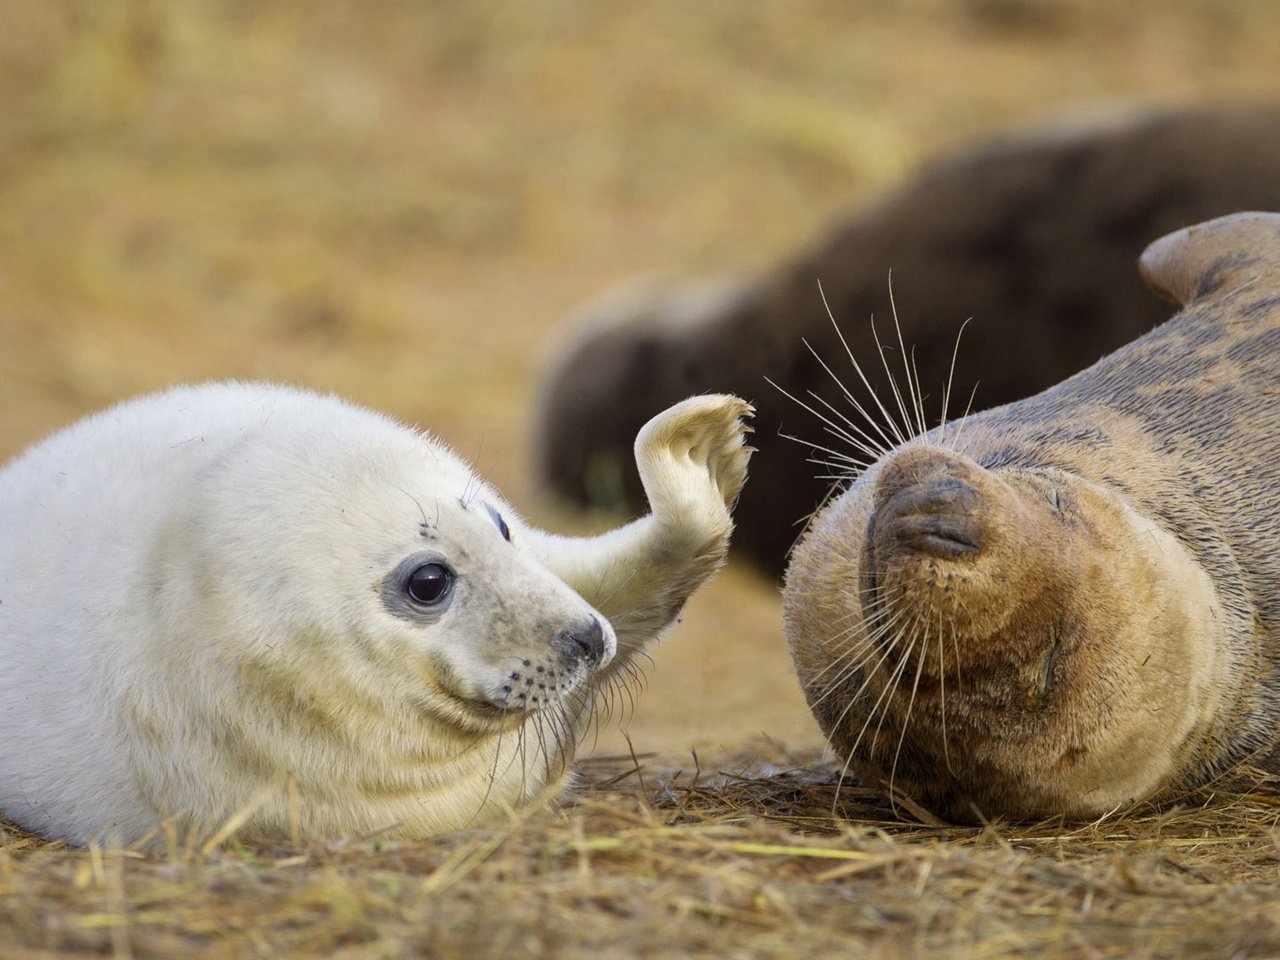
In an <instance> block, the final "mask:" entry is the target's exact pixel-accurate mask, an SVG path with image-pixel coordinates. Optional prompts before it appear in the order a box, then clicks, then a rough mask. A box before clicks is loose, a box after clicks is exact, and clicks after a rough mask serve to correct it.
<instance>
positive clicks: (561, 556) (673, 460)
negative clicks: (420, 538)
mask: <svg viewBox="0 0 1280 960" xmlns="http://www.w3.org/2000/svg"><path fill="white" fill-rule="evenodd" d="M751 413H752V408H751V406H750V405H749V404H747V403H746V402H745V401H743V400H740V399H738V398H737V397H733V396H726V395H718V394H712V395H707V396H699V397H691V398H689V399H688V400H684V401H682V402H680V403H678V404H676V405H675V406H673V407H670V408H668V409H667V410H665V411H663V412H662V413H660V414H658V415H657V416H656V417H654V418H653V419H652V420H650V421H649V422H648V423H647V424H645V425H644V427H643V428H641V430H640V433H639V435H638V436H637V437H636V443H635V455H636V465H637V466H638V468H639V470H640V478H641V480H642V481H643V483H644V489H645V494H646V495H647V497H648V500H649V506H650V509H651V510H652V513H650V514H649V515H648V516H645V517H642V518H641V519H639V520H636V521H633V522H632V523H630V524H628V525H627V526H625V527H622V528H621V529H618V530H614V531H611V532H609V533H606V534H603V535H601V536H599V537H593V538H581V539H574V538H568V537H556V536H551V535H548V534H541V533H534V534H533V535H532V536H531V538H530V548H531V549H532V550H534V551H535V552H537V553H538V554H539V555H540V556H541V559H542V561H543V563H545V564H546V565H547V566H548V567H549V568H550V569H551V570H552V571H553V572H555V573H556V574H557V575H558V576H559V577H561V579H563V580H564V581H565V582H566V583H568V584H569V585H570V586H571V587H573V589H575V590H576V591H578V593H580V594H581V595H582V596H583V598H584V599H586V600H587V602H589V603H591V604H592V605H593V606H594V607H595V608H596V609H597V610H599V611H600V612H601V613H603V614H604V615H605V616H606V617H608V618H609V620H610V622H611V623H612V624H613V627H614V630H615V631H616V633H617V636H618V654H617V657H616V658H615V659H614V662H613V665H612V666H613V667H614V668H616V667H618V666H621V665H622V664H625V663H626V662H627V660H628V659H629V658H630V657H631V655H632V654H634V653H635V652H636V651H637V650H639V649H641V648H642V647H643V646H644V644H646V643H647V642H648V641H650V640H651V639H653V638H654V637H656V636H657V635H658V634H659V633H660V632H661V631H662V630H663V629H665V628H666V627H667V626H668V625H669V624H670V623H671V622H672V621H673V620H674V619H675V618H676V615H677V614H678V613H679V612H680V609H681V607H683V606H684V603H685V601H686V600H688V599H689V596H690V595H691V594H692V593H693V591H694V590H696V589H697V588H698V587H699V586H700V585H701V584H702V583H703V582H704V581H706V579H707V578H708V577H709V576H711V574H712V573H714V572H715V570H716V569H717V568H718V567H719V566H720V565H721V564H722V563H723V562H724V558H725V555H726V553H727V551H728V549H729V535H730V533H731V532H732V530H733V520H732V518H731V517H730V510H731V509H732V507H733V504H734V501H736V500H737V497H738V493H739V491H741V489H742V484H743V482H744V480H745V479H746V475H747V461H748V459H749V458H750V456H751V453H752V449H751V447H749V446H747V445H746V443H745V435H746V433H747V432H749V430H750V428H749V427H747V426H745V425H744V423H743V418H745V417H748V416H750V415H751Z"/></svg>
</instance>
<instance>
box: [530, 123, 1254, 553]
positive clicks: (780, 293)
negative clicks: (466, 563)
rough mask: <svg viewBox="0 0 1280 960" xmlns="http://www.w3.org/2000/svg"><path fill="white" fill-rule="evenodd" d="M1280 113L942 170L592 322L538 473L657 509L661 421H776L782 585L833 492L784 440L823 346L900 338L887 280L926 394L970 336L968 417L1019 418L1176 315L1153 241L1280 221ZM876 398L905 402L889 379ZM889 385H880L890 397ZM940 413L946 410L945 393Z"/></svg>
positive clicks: (560, 375)
mask: <svg viewBox="0 0 1280 960" xmlns="http://www.w3.org/2000/svg"><path fill="white" fill-rule="evenodd" d="M1278 170H1280V106H1277V105H1276V104H1252V105H1250V104H1214V105H1209V106H1201V107H1197V108H1194V109H1187V108H1182V109H1171V110H1151V109H1147V110H1137V109H1134V110H1129V111H1126V112H1122V113H1111V114H1109V115H1106V116H1102V117H1097V118H1090V119H1079V118H1077V119H1075V120H1073V121H1065V120H1064V121H1062V122H1058V123H1055V124H1054V125H1053V126H1051V127H1047V128H1046V127H1043V126H1041V127H1036V128H1034V129H1030V130H1028V129H1023V130H1018V131H1014V132H1012V133H1007V134H1004V135H1001V136H991V137H988V138H986V139H985V140H984V141H983V142H981V143H978V144H973V145H970V146H968V147H966V148H961V149H957V150H955V151H953V152H951V153H949V154H947V155H945V156H941V157H939V158H937V160H936V161H935V162H933V163H931V164H930V165H929V166H928V167H927V168H926V169H925V170H923V171H921V172H920V173H919V174H917V175H916V176H914V177H912V178H911V179H910V180H908V181H907V182H905V183H903V184H902V186H901V187H900V188H898V189H896V190H895V191H894V192H893V193H891V194H890V195H888V196H886V197H884V198H883V199H882V200H881V201H880V202H878V203H876V204H874V205H872V206H870V207H868V208H867V209H865V210H862V211H859V212H858V213H857V214H856V215H853V216H849V217H846V218H842V220H841V222H840V223H839V225H838V227H837V228H836V229H834V230H832V231H831V233H830V234H829V235H828V236H825V237H822V238H820V239H818V240H817V241H816V242H814V243H813V244H811V245H809V246H808V248H807V249H805V250H802V251H799V252H797V253H796V254H795V255H794V256H791V257H788V258H786V259H785V260H784V261H783V262H781V263H779V264H778V265H777V266H775V267H773V268H770V269H768V270H766V271H763V272H762V273H761V274H760V275H758V276H755V277H751V278H746V279H743V278H734V279H729V280H725V281H722V282H716V283H706V284H701V285H694V286H687V287H671V288H663V287H658V288H656V289H654V288H651V289H647V290H645V289H633V290H632V291H631V293H630V294H629V295H623V294H619V295H616V296H613V297H611V298H607V299H603V300H601V301H599V302H597V303H595V304H591V305H588V306H586V307H584V308H583V309H582V310H581V311H580V313H579V314H578V316H577V318H576V320H575V322H574V323H573V324H571V325H570V329H569V331H568V332H567V333H566V336H565V337H564V339H563V340H562V342H561V345H560V348H559V350H558V351H557V353H556V356H555V362H554V363H553V364H552V366H551V368H550V370H549V371H548V375H547V378H546V385H545V388H544V391H543V396H542V400H541V405H540V409H539V412H538V414H537V431H538V432H537V452H538V464H539V470H540V472H541V474H542V476H543V478H544V479H545V481H546V482H547V484H548V485H549V486H551V487H552V488H553V489H555V490H556V491H558V492H560V493H562V494H563V495H565V496H567V497H570V498H573V499H575V500H581V501H587V502H593V503H595V504H596V505H601V506H607V505H611V504H616V503H617V502H618V501H619V500H621V501H623V502H625V503H626V504H627V505H628V506H629V508H630V509H632V510H635V509H639V508H640V505H641V504H643V502H644V501H643V499H642V496H641V493H642V492H641V490H640V487H639V484H638V483H637V482H636V481H635V479H634V477H632V476H631V474H630V452H629V450H630V444H631V438H632V437H633V436H634V435H635V431H636V429H637V427H639V425H640V424H641V423H643V422H644V420H645V418H646V417H648V416H649V413H650V411H652V410H658V409H661V408H662V407H663V406H665V405H666V404H668V403H671V402H674V401H675V400H677V399H679V398H680V397H685V396H688V395H690V394H693V393H700V392H702V391H704V390H714V391H723V392H727V393H734V394H737V395H738V396H742V397H747V398H748V399H752V400H753V401H754V402H755V404H756V406H757V407H758V408H759V413H758V414H757V417H756V427H757V431H758V432H757V434H756V441H755V444H756V446H758V447H759V448H760V452H759V453H758V454H757V455H756V456H755V457H754V459H753V460H752V464H751V483H750V484H748V486H747V488H746V490H745V491H743V496H742V500H741V501H740V502H739V504H738V506H737V509H736V511H735V516H736V517H737V520H738V531H737V533H736V534H735V536H734V549H735V550H737V551H739V552H741V553H743V554H744V555H745V556H747V557H749V558H750V559H752V560H753V561H754V562H755V563H756V564H758V565H759V566H761V567H762V568H763V569H765V570H767V571H769V572H770V573H780V572H781V571H782V569H783V566H784V564H785V560H786V556H787V551H788V549H789V548H790V546H791V544H792V542H793V541H794V540H795V538H796V536H797V535H798V534H799V532H800V530H801V528H802V527H801V524H802V521H803V520H804V519H805V518H806V517H808V515H809V514H810V513H812V511H813V510H814V508H815V507H816V506H817V504H818V503H819V501H820V500H821V499H822V497H823V495H824V494H825V492H826V490H827V488H828V487H829V485H830V480H829V479H828V478H825V477H815V473H817V472H818V471H815V470H814V469H813V467H812V465H811V464H809V463H807V462H806V460H805V457H804V456H797V455H796V452H797V447H796V445H795V444H794V443H791V442H789V441H787V440H786V439H784V438H783V437H782V436H780V434H796V433H801V432H802V431H803V427H804V426H805V424H804V416H803V414H801V413H800V411H799V409H798V408H797V407H796V406H795V404H793V403H792V402H791V401H789V400H788V399H786V398H785V397H784V396H782V395H781V394H780V393H779V392H778V391H776V390H774V389H773V388H771V387H770V386H768V385H767V384H766V383H765V378H766V377H768V378H769V379H770V380H772V381H774V382H775V383H777V384H778V385H779V386H780V387H781V388H783V389H784V390H786V391H787V392H788V393H790V394H792V395H793V396H796V397H799V398H801V399H804V400H806V401H808V400H809V398H808V391H810V390H813V391H816V392H818V393H819V394H821V395H822V396H824V397H827V398H828V399H831V398H832V397H833V396H834V394H833V391H832V389H831V387H832V385H831V381H830V379H829V377H828V376H827V373H826V371H825V370H823V368H822V366H821V364H820V363H819V362H818V360H817V359H816V358H815V356H814V355H813V354H811V353H810V352H809V350H808V349H807V348H806V346H805V343H804V341H805V340H807V341H808V342H809V343H811V344H813V346H814V349H815V351H816V353H817V354H818V356H821V357H823V358H825V359H830V358H831V357H833V356H836V355H838V354H839V353H841V352H842V351H843V348H842V346H841V344H840V343H839V341H838V339H837V338H836V335H835V333H834V331H833V329H832V325H831V323H830V321H829V320H828V318H827V316H826V312H825V311H824V309H823V304H822V300H821V298H820V297H819V293H818V283H819V282H821V283H822V287H823V291H824V292H825V295H826V299H827V301H828V302H829V303H830V306H831V313H832V315H833V316H834V317H835V318H836V319H837V320H838V321H839V322H840V326H841V329H842V330H843V332H844V334H845V335H846V336H847V337H848V338H849V343H850V346H851V347H852V348H853V350H854V352H855V353H856V354H857V355H858V356H870V355H872V354H873V353H874V351H875V349H876V346H875V342H874V339H873V336H872V327H871V325H870V324H869V323H868V322H867V320H868V318H870V317H873V316H874V317H875V318H876V319H877V321H878V329H879V331H880V333H881V334H885V333H886V332H891V331H892V325H893V321H892V317H891V311H890V303H889V286H888V282H887V280H888V278H889V276H890V273H892V276H893V285H894V294H895V297H896V300H897V306H898V316H899V318H900V320H901V323H902V329H903V333H904V336H905V339H906V340H907V342H908V343H910V344H911V346H912V349H913V353H912V357H913V360H914V363H915V364H916V369H918V370H919V372H920V376H921V379H922V381H923V382H924V383H925V384H927V385H929V386H930V387H933V385H935V384H940V383H941V382H942V381H943V380H944V379H945V377H946V375H947V370H948V368H949V366H950V363H951V357H952V348H953V346H954V344H955V335H956V330H957V329H958V328H959V326H960V324H961V323H962V322H963V321H964V320H965V319H966V318H967V317H972V318H973V321H972V322H971V323H970V324H969V325H968V327H967V328H966V330H965V336H964V343H963V346H962V351H961V355H960V366H959V373H960V384H961V385H962V386H958V388H957V390H956V392H955V395H954V397H953V400H954V401H955V402H954V404H953V406H954V407H955V409H954V410H953V411H952V412H953V413H954V414H958V413H961V412H963V411H964V409H965V404H966V403H967V402H968V400H969V397H970V390H971V388H972V387H973V385H974V384H976V389H977V392H976V395H975V396H974V407H973V409H975V410H980V409H985V408H987V407H992V406H996V405H999V404H1004V403H1010V402H1012V401H1014V400H1020V399H1022V398H1023V397H1028V396H1030V395H1031V394H1033V393H1036V392H1038V391H1040V390H1043V389H1045V388H1046V387H1050V386H1052V385H1053V384H1055V383H1058V382H1059V381H1061V380H1063V379H1065V378H1066V377H1069V376H1071V375H1072V374H1073V373H1076V372H1078V371H1080V370H1083V369H1084V368H1085V367H1087V366H1088V365H1089V364H1091V363H1094V362H1095V361H1096V360H1097V359H1098V358H1099V357H1101V356H1103V355H1104V354H1106V353H1108V352H1110V351H1112V350H1115V349H1116V348H1118V347H1120V346H1123V345H1124V344H1126V343H1128V342H1129V341H1130V340H1133V339H1134V338H1136V337H1138V336H1140V335H1141V334H1143V333H1145V332H1147V331H1148V330H1150V329H1151V328H1152V327H1154V326H1156V325H1157V324H1158V323H1160V322H1161V321H1163V320H1165V319H1167V318H1168V315H1169V311H1168V309H1167V308H1166V307H1164V305H1162V304H1160V303H1158V302H1157V301H1156V299H1155V298H1154V297H1152V296H1151V295H1150V294H1149V293H1148V292H1147V291H1146V290H1145V289H1144V288H1143V285H1142V283H1141V281H1140V280H1139V279H1138V277H1137V275H1136V273H1135V272H1134V270H1133V269H1132V263H1133V261H1134V260H1135V259H1136V258H1137V257H1138V255H1139V254H1140V253H1141V252H1142V250H1143V248H1145V247H1146V245H1147V244H1149V243H1150V242H1151V241H1153V240H1155V239H1156V238H1157V237H1159V236H1161V235H1163V234H1166V233H1168V232H1170V231H1172V230H1177V229H1179V228H1181V227H1185V226H1187V225H1188V224H1191V223H1198V222H1200V221H1203V220H1208V219H1210V218H1211V217H1218V216H1222V215H1223V214H1227V213H1232V212H1234V211H1236V210H1254V209H1261V210H1274V209H1280V177H1278V176H1277V171H1278ZM868 375H869V376H870V377H871V378H872V382H873V383H875V384H876V386H877V388H878V389H880V390H881V391H883V390H885V389H887V383H886V382H885V381H884V380H883V375H882V374H880V373H878V372H877V371H874V370H869V371H868ZM877 376H879V377H880V378H881V379H879V380H877V379H876V377H877ZM934 399H935V400H936V399H937V398H936V394H935V397H934Z"/></svg>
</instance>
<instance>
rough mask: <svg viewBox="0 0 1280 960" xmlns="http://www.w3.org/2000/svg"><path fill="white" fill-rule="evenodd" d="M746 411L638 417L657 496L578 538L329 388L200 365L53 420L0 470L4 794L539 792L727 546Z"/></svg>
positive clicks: (0, 781) (459, 814) (89, 830)
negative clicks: (155, 386)
mask: <svg viewBox="0 0 1280 960" xmlns="http://www.w3.org/2000/svg"><path fill="white" fill-rule="evenodd" d="M748 412H749V408H748V407H747V406H746V404H744V403H742V401H740V400H737V399H736V398H733V397H727V396H703V397H695V398H692V399H690V400H686V401H684V402H683V403H679V404H677V405H675V406H674V407H672V408H671V409H669V410H667V411H665V412H664V413H661V414H659V415H658V416H656V417H654V418H653V419H652V420H651V421H650V422H649V424H648V425H646V427H645V428H644V429H643V430H642V431H641V432H640V435H639V437H638V439H637V441H636V446H635V452H636V459H637V465H638V467H639V470H640V473H641V474H642V476H643V478H644V483H645V485H646V488H647V489H649V491H650V500H651V504H652V511H653V512H652V513H651V514H650V515H648V516H645V517H643V518H641V519H639V520H636V521H634V522H633V523H631V524H630V525H628V526H626V527H623V528H621V529H619V530H616V531H613V532H610V533H606V534H603V535H601V536H598V537H589V538H581V539H576V538H569V537H556V536H552V535H549V534H546V533H543V532H541V531H539V530H537V529H535V528H533V527H531V526H529V525H527V524H525V523H524V522H523V521H522V520H521V519H520V518H519V517H518V516H517V515H516V513H515V511H514V510H513V509H512V508H511V507H510V506H509V505H508V504H506V503H505V502H504V501H503V500H502V498H501V497H500V496H499V495H498V493H497V492H496V491H495V490H493V489H492V488H491V487H489V486H488V485H486V484H485V483H484V482H483V481H482V480H480V479H479V478H478V477H477V476H476V475H475V474H474V473H473V472H472V471H471V469H470V468H469V467H468V466H467V465H466V464H465V463H463V462H462V461H461V460H460V459H458V458H457V457H456V456H454V454H453V453H452V452H450V451H449V450H448V449H446V448H445V447H444V446H443V445H442V444H440V443H437V442H435V441H433V440H431V439H430V438H429V437H426V436H424V435H422V434H421V433H419V432H417V431H415V430H410V429H407V428H406V427H404V426H402V425H400V424H397V423H394V422H393V421H391V420H390V419H388V418H386V417H383V416H380V415H378V414H375V413H372V412H370V411H367V410H362V409H359V408H356V407H353V406H350V405H349V404H346V403H343V402H341V401H339V400H337V399H335V398H333V397H322V396H317V395H315V394H311V393H306V392H302V391H298V390H292V389H286V388H280V387H272V386H266V385H260V384H209V385H205V386H200V387H189V388H179V389H175V390H171V391H169V392H166V393H162V394H157V395H154V396H150V397H145V398H142V399H140V400H136V401H133V402H130V403H126V404H123V405H121V406H118V407H115V408H113V409H111V410H108V411H106V412H104V413H102V414H99V415H97V416H95V417H91V418H89V419H88V420H85V421H82V422H81V423H79V424H76V425H74V426H72V427H70V428H68V429H67V430H65V431H63V432H62V433H60V434H57V435H55V436H54V437H52V438H50V439H49V440H47V441H45V442H44V443H42V444H39V445H38V446H36V447H35V448H33V449H32V450H30V451H29V452H28V453H26V454H25V455H24V456H22V457H20V458H18V459H17V460H15V461H14V462H13V463H12V464H10V465H9V466H7V467H6V468H5V469H4V470H3V471H0V663H3V665H4V669H3V670H0V812H2V813H3V814H4V815H6V816H7V817H9V818H11V819H13V820H15V821H17V822H18V823H20V824H22V825H24V826H26V827H28V828H30V829H33V830H36V831H39V832H41V833H45V834H48V835H51V836H58V837H66V838H69V839H72V840H79V841H85V840H89V839H91V838H95V837H97V838H108V837H116V838H119V839H120V840H123V841H126V842H127V841H135V840H138V839H139V838H143V837H146V836H152V837H155V836H157V835H158V834H157V831H159V830H161V824H162V822H163V821H166V820H167V821H169V827H170V829H172V830H176V831H177V832H178V833H179V834H180V835H181V834H186V833H188V832H194V833H195V834H196V835H206V836H207V835H209V834H215V833H216V832H217V831H218V830H219V828H220V826H221V825H222V824H224V823H228V822H230V823H233V824H242V825H243V826H244V828H245V829H246V830H247V831H249V832H251V833H253V834H257V835H259V836H275V837H289V836H291V835H292V836H293V837H295V838H297V839H307V838H323V837H333V836H339V835H350V834H365V833H369V832H388V831H389V832H391V833H393V834H396V835H403V836H410V837H415V836H416V837H421V836H429V835H432V834H436V833H440V832H442V831H446V830H451V829H456V828H458V827H461V826H464V825H466V824H469V823H472V822H474V821H476V820H477V819H478V818H484V817H492V816H502V815H505V814H507V813H508V812H509V811H510V810H511V809H512V808H514V807H516V806H519V805H521V804H525V803H528V802H530V801H533V800H535V799H537V798H539V797H541V796H544V795H547V794H549V793H553V792H554V791H555V790H556V788H557V787H559V786H561V785H563V783H564V782H565V780H566V778H567V776H568V764H569V761H570V760H571V759H572V756H573V751H574V745H575V742H576V739H577V737H578V735H579V733H580V732H581V729H582V727H583V725H584V724H586V723H587V722H588V721H589V720H590V717H591V714H592V709H593V703H594V701H595V698H596V695H597V694H598V693H599V692H600V691H601V690H607V689H608V688H609V687H610V686H611V685H612V684H613V683H614V681H615V680H616V679H617V678H619V677H622V678H625V676H626V675H627V673H628V672H629V671H632V670H634V669H635V668H634V666H633V665H632V660H633V658H634V657H635V655H636V654H637V653H638V652H639V651H640V650H641V649H642V648H643V647H644V645H645V644H646V643H648V642H649V641H650V640H652V639H653V638H654V637H655V636H656V635H657V634H658V633H660V632H661V630H663V629H664V628H665V627H666V626H667V625H668V624H670V623H671V622H672V620H674V618H675V617H676V615H677V614H678V613H679V611H680V608H681V606H682V605H683V603H684V601H685V599H686V598H687V597H688V596H689V595H690V593H691V592H692V591H693V590H694V589H695V588H696V587H697V586H698V585H699V584H700V583H702V582H703V581H704V580H705V579H706V578H707V577H708V576H710V574H711V573H712V572H713V571H714V570H715V569H716V567H717V566H718V565H719V564H720V562H721V561H722V560H723V557H724V553H725V550H726V549H727V546H728V538H729V533H730V530H731V528H732V524H731V521H730V518H729V508H730V506H731V504H732V502H733V500H734V498H735V497H736V495H737V493H738V490H739V489H740V488H741V485H742V482H743V480H744V477H745V471H746V463H747V457H748V452H749V449H748V448H745V447H744V446H743V430H744V428H743V425H742V423H741V421H740V418H741V417H742V416H744V415H745V414H747V413H748Z"/></svg>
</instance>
